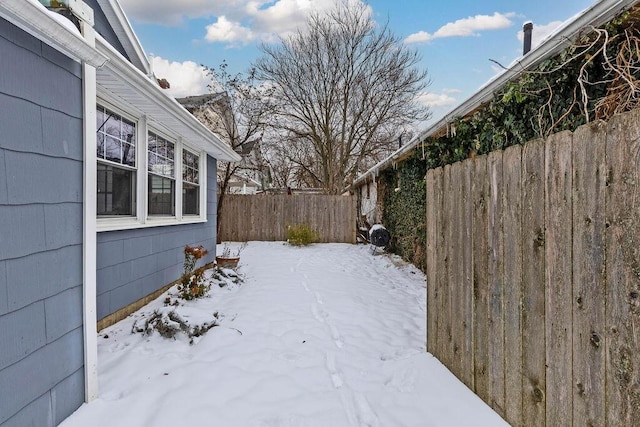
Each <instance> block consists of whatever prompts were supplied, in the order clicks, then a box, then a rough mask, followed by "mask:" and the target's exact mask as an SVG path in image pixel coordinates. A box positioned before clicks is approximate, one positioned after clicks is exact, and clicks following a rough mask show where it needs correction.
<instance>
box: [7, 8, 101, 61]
mask: <svg viewBox="0 0 640 427" xmlns="http://www.w3.org/2000/svg"><path fill="white" fill-rule="evenodd" d="M0 17H2V18H4V19H6V20H7V21H9V22H11V23H12V24H15V25H16V26H18V27H19V28H21V29H22V30H24V31H26V32H27V33H29V34H31V35H32V36H34V37H36V38H37V39H38V40H41V41H42V42H44V43H46V44H47V45H49V46H51V47H53V48H54V49H56V50H57V51H59V52H62V53H63V54H65V55H66V56H68V57H70V58H72V59H74V60H76V61H78V62H84V63H86V64H87V65H90V66H92V67H96V68H100V67H102V66H103V65H104V64H105V63H106V62H107V61H108V58H107V57H106V56H105V55H103V54H102V53H100V52H98V51H97V50H96V49H95V48H94V47H93V46H91V45H90V44H89V43H87V42H86V41H85V40H84V39H83V38H82V36H81V35H80V33H79V32H74V31H72V30H71V29H69V28H68V27H66V26H65V25H63V24H61V23H60V22H59V21H57V20H55V19H53V18H52V16H51V13H50V12H49V11H48V10H47V9H46V8H45V7H44V6H42V5H41V4H40V3H38V2H35V1H30V0H2V1H1V2H0ZM65 19H66V18H65Z"/></svg>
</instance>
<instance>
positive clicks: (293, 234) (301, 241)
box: [287, 224, 318, 246]
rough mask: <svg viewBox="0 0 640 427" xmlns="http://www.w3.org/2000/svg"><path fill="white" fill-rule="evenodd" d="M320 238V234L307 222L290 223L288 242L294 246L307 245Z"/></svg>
mask: <svg viewBox="0 0 640 427" xmlns="http://www.w3.org/2000/svg"><path fill="white" fill-rule="evenodd" d="M317 240H318V235H317V233H316V232H315V231H313V230H312V229H311V227H309V226H308V225H307V224H299V225H290V226H289V228H288V230H287V242H288V243H289V244H291V245H294V246H307V245H310V244H311V243H314V242H316V241H317Z"/></svg>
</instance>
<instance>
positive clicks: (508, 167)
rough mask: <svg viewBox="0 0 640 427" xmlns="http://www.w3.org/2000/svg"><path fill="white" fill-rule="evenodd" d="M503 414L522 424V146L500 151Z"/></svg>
mask: <svg viewBox="0 0 640 427" xmlns="http://www.w3.org/2000/svg"><path fill="white" fill-rule="evenodd" d="M503 159H504V161H503V168H502V176H503V182H504V193H503V194H504V199H503V200H504V219H503V224H502V226H503V233H504V324H505V330H504V347H505V366H504V369H505V396H506V400H505V408H504V409H505V415H504V418H505V419H506V420H507V422H509V423H510V424H512V425H522V424H523V420H522V334H523V331H522V147H521V146H520V145H514V146H511V147H509V148H507V149H506V150H505V151H504V154H503Z"/></svg>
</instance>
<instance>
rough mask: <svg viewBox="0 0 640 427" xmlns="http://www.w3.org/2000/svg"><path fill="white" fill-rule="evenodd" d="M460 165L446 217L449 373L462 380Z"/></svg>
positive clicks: (454, 173)
mask: <svg viewBox="0 0 640 427" xmlns="http://www.w3.org/2000/svg"><path fill="white" fill-rule="evenodd" d="M461 171H462V168H461V163H460V162H458V163H454V164H453V165H451V189H450V191H449V192H448V193H449V195H450V196H451V205H450V208H449V210H448V211H447V216H448V217H450V218H451V228H450V232H449V255H448V258H449V283H450V288H449V289H450V293H449V295H450V297H449V298H450V302H451V303H450V305H451V349H452V354H451V357H452V359H451V366H450V368H449V369H451V372H453V373H454V375H455V376H456V377H458V378H462V376H463V372H462V353H461V349H462V340H463V332H462V319H461V318H460V316H459V314H460V313H461V309H462V307H461V285H462V283H461V278H460V276H461V274H460V273H461V266H462V257H461V255H462V233H461V232H460V230H461V228H462V227H461V222H462V210H461V209H460V207H461V200H460V199H461V196H462V187H461V184H462V179H461Z"/></svg>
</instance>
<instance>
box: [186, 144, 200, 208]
mask: <svg viewBox="0 0 640 427" xmlns="http://www.w3.org/2000/svg"><path fill="white" fill-rule="evenodd" d="M199 184H200V156H198V155H197V154H194V153H192V152H191V151H188V150H182V214H183V215H199V214H200V185H199Z"/></svg>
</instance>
